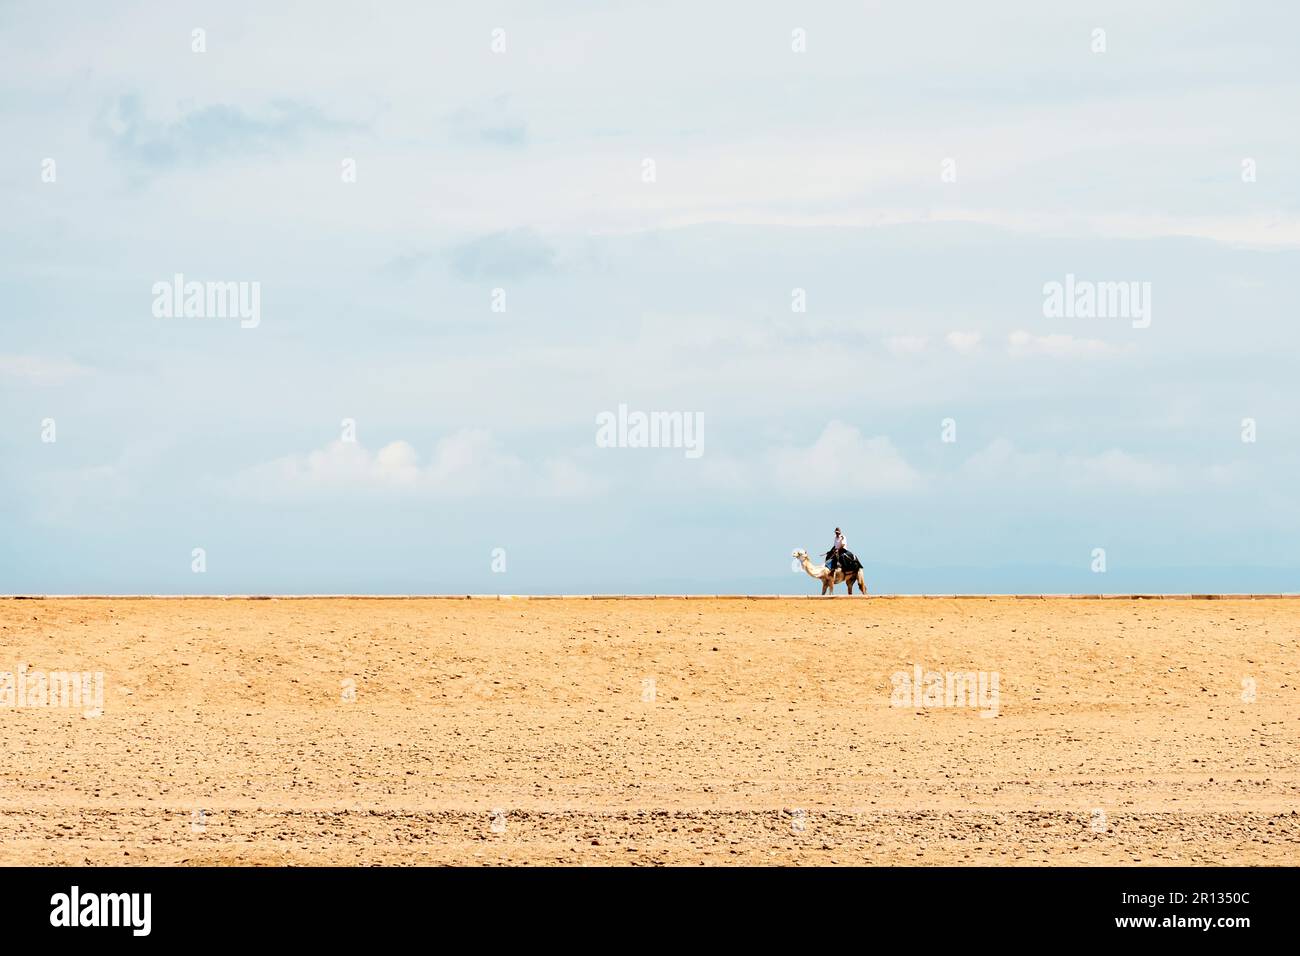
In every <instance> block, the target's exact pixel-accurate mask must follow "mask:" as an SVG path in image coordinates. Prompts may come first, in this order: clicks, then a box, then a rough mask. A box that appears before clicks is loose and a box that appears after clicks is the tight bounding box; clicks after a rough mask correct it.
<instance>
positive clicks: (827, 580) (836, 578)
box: [794, 548, 867, 594]
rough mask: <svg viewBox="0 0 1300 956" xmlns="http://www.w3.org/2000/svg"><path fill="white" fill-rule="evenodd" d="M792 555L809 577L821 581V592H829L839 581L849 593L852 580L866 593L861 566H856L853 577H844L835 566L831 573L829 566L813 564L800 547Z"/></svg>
mask: <svg viewBox="0 0 1300 956" xmlns="http://www.w3.org/2000/svg"><path fill="white" fill-rule="evenodd" d="M794 556H795V557H796V558H798V559H799V563H800V564H802V565H803V569H804V570H805V571H807V572H808V575H809V576H810V577H814V578H816V579H817V580H818V581H820V582H821V583H822V594H830V593H831V592H832V591H833V590H834V589H835V585H837V584H839V583H840V582H841V581H843V582H844V585H845V587H847V588H848V589H849V593H850V594H852V593H853V585H854V582H856V583H857V585H858V591H859V592H860V593H862V594H866V593H867V585H866V577H865V576H864V575H863V573H862V569H861V568H858V573H857V574H856V575H854V576H853V577H846V576H845V574H844V572H843V571H842V570H840V569H839V568H836V569H835V571H834V572H833V573H832V572H831V570H830V569H829V568H826V567H824V566H822V565H820V564H813V563H812V562H811V561H809V560H808V552H807V551H805V550H803V549H802V548H800V549H799V550H798V551H795V552H794Z"/></svg>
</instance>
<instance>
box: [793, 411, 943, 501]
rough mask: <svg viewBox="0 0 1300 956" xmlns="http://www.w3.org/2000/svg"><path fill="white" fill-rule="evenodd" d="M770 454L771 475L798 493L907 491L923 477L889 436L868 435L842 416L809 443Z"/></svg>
mask: <svg viewBox="0 0 1300 956" xmlns="http://www.w3.org/2000/svg"><path fill="white" fill-rule="evenodd" d="M767 457H768V462H767V465H768V469H769V473H770V474H771V476H772V478H773V480H775V481H776V482H777V483H778V484H779V485H782V486H784V487H786V488H787V489H790V490H792V491H798V492H800V493H809V494H814V495H816V494H821V495H842V494H845V493H846V492H847V493H860V494H862V493H865V494H882V493H889V492H899V491H908V490H910V489H912V488H914V487H915V486H916V485H917V484H918V483H919V482H920V480H921V476H920V475H919V474H918V473H917V472H916V471H915V469H913V468H912V466H911V465H909V464H908V463H907V461H906V460H905V459H904V458H903V456H902V455H900V454H899V452H898V450H897V449H896V448H894V445H893V443H892V442H891V441H890V440H889V439H888V438H885V437H883V436H876V437H874V438H864V437H863V436H862V433H861V432H860V431H858V429H856V428H854V427H853V426H851V425H846V424H845V423H844V422H841V421H832V422H830V423H829V424H828V425H827V426H826V427H825V428H824V429H823V430H822V433H821V435H820V436H818V438H817V440H816V441H814V442H813V443H812V444H811V445H809V446H806V447H799V446H787V447H784V448H777V449H775V450H773V451H772V452H770V453H769V454H768V456H767Z"/></svg>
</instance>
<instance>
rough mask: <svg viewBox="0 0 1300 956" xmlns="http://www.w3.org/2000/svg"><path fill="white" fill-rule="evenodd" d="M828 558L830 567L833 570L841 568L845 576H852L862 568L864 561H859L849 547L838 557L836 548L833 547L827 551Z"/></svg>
mask: <svg viewBox="0 0 1300 956" xmlns="http://www.w3.org/2000/svg"><path fill="white" fill-rule="evenodd" d="M826 560H827V561H829V562H830V568H831V570H832V571H834V570H835V569H836V568H839V569H840V570H841V571H843V572H844V576H845V577H850V578H851V577H853V575H855V574H857V573H858V571H860V570H861V569H862V562H861V561H859V560H858V557H857V555H855V554H854V553H853V552H852V551H850V550H849V549H848V548H844V549H843V550H841V551H840V552H839V557H838V558H837V557H836V552H835V549H834V548H832V549H831V550H830V551H827V552H826Z"/></svg>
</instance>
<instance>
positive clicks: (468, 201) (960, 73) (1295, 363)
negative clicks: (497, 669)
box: [0, 0, 1300, 593]
mask: <svg viewBox="0 0 1300 956" xmlns="http://www.w3.org/2000/svg"><path fill="white" fill-rule="evenodd" d="M702 7H703V8H704V9H701V8H702ZM1135 7H1137V9H1134V8H1135ZM196 30H199V31H202V32H201V33H196V32H195V31H196ZM1099 31H1101V32H1099ZM1298 37H1300V14H1297V12H1295V11H1293V10H1292V9H1290V8H1289V7H1287V5H1284V4H1277V3H1258V4H1256V3H1250V2H1245V3H1237V4H1232V5H1229V4H1222V3H1215V4H1211V3H1174V2H1168V3H1149V4H1141V5H1134V4H1131V3H1096V4H1075V5H1070V7H1069V9H1063V8H1061V5H1058V4H1043V3H1040V2H1025V3H999V4H995V5H993V6H992V7H989V6H983V7H980V6H976V5H970V4H961V3H955V2H949V3H919V4H886V3H880V4H874V3H864V2H855V3H847V2H843V3H812V4H809V3H800V4H789V3H754V2H746V3H743V4H742V3H722V4H707V5H703V4H698V3H684V2H683V3H654V4H650V3H640V4H638V3H609V2H605V3H596V2H580V0H578V2H567V3H566V2H557V3H547V4H544V5H542V4H535V3H514V4H492V3H481V4H480V3H474V4H469V3H465V4H455V5H453V4H425V3H419V4H417V3H411V4H398V3H391V4H383V5H376V6H375V7H374V8H372V7H371V5H368V4H355V3H338V4H333V3H320V2H313V3H298V4H294V3H282V4H274V5H272V4H265V3H251V2H249V3H244V2H223V3H219V4H218V3H184V2H172V3H165V4H164V3H158V2H153V3H135V4H131V3H121V4H112V5H108V4H100V3H89V2H86V3H68V4H58V5H51V4H46V3H23V2H8V3H4V4H0V77H2V78H3V83H2V84H0V129H3V131H4V136H3V143H4V149H2V150H0V205H2V208H3V211H4V215H3V216H0V332H2V335H0V542H2V543H0V593H32V592H37V593H74V592H149V593H204V592H215V593H237V592H379V593H383V592H456V591H462V592H463V591H473V592H507V593H528V592H590V591H636V592H662V591H695V592H705V593H713V592H731V591H751V590H752V591H763V592H773V591H780V592H796V593H797V592H805V591H808V590H810V589H813V588H814V584H813V582H812V581H811V580H809V579H808V578H806V577H804V576H802V575H801V574H796V573H795V572H794V571H792V569H791V560H790V552H791V550H792V549H793V548H796V547H803V548H807V549H808V550H810V551H814V552H815V551H818V550H824V549H825V548H826V547H828V546H829V544H830V538H831V534H830V532H831V530H832V529H833V528H834V527H835V526H836V525H839V526H842V527H843V528H844V529H845V531H846V533H847V535H848V538H849V544H850V547H851V548H853V549H854V550H855V551H856V552H858V553H859V555H860V556H861V557H862V558H863V560H864V562H865V563H866V565H867V577H868V584H869V586H870V587H872V589H874V590H880V591H932V592H934V591H937V592H949V591H1021V592H1034V593H1037V592H1042V591H1131V590H1148V591H1158V590H1174V591H1185V590H1214V591H1229V590H1237V591H1278V590H1292V591H1293V590H1300V587H1298V586H1297V581H1300V504H1298V498H1297V496H1298V494H1300V492H1297V484H1298V483H1297V477H1298V476H1300V451H1298V449H1300V422H1297V413H1298V412H1300V358H1298V357H1297V353H1298V352H1300V293H1298V292H1297V283H1296V277H1297V276H1300V187H1298V186H1297V184H1298V183H1300V128H1298V127H1297V124H1296V122H1295V118H1296V115H1297V105H1298V104H1300V49H1298V47H1300V40H1298V39H1297V38H1298ZM196 48H201V49H196ZM177 274H181V275H183V276H184V277H185V281H198V282H212V283H226V282H235V283H246V284H247V285H245V286H242V288H243V289H245V290H251V289H252V288H253V286H252V283H256V284H257V290H258V295H259V309H258V314H257V318H256V322H255V324H254V323H251V322H248V321H245V322H242V323H241V320H240V317H239V315H237V314H230V315H226V316H221V317H204V318H199V317H185V316H184V315H183V314H182V315H179V316H173V317H170V318H168V317H163V316H160V315H159V314H158V312H159V309H158V307H157V304H156V302H155V298H156V296H155V285H156V284H158V283H171V282H172V281H173V277H174V276H175V275H177ZM1067 276H1073V277H1074V280H1072V281H1073V282H1075V283H1077V284H1078V287H1087V286H1089V284H1094V285H1096V284H1101V283H1125V284H1126V285H1125V289H1130V288H1131V289H1132V290H1133V291H1134V293H1135V294H1136V295H1138V296H1140V300H1135V301H1140V302H1141V310H1140V311H1138V307H1137V306H1136V305H1135V304H1134V303H1130V305H1129V307H1128V311H1121V313H1120V314H1107V315H1096V314H1093V315H1088V314H1086V313H1087V310H1086V309H1083V310H1078V311H1081V312H1083V313H1084V314H1076V310H1070V314H1068V315H1062V314H1049V313H1050V312H1051V310H1050V309H1048V308H1045V299H1046V298H1047V296H1046V293H1045V288H1050V284H1051V283H1061V284H1062V285H1064V284H1065V283H1066V282H1067ZM1128 283H1133V284H1135V285H1133V286H1129V285H1127V284H1128ZM1094 311H1098V310H1094ZM1100 311H1105V310H1104V309H1103V310H1100ZM244 326H250V327H244ZM620 405H626V406H627V407H628V409H630V410H632V411H638V410H640V411H645V412H681V413H683V415H685V416H690V420H691V421H695V422H698V423H699V424H700V426H701V429H702V430H701V432H700V438H701V442H700V450H701V451H702V454H699V455H698V456H688V455H687V454H686V453H685V450H684V449H682V448H672V447H667V448H630V447H601V446H600V444H599V443H598V442H597V440H596V436H597V429H596V422H597V418H598V416H600V415H601V414H602V413H603V412H615V411H616V410H617V409H618V407H619V406H620ZM1248 420H1249V421H1248ZM345 421H347V422H349V423H350V427H349V426H345ZM945 422H946V425H945ZM348 439H354V440H348ZM1245 439H1253V440H1245ZM195 549H202V566H203V567H204V568H205V570H204V571H203V572H202V573H196V572H195V570H194V568H195V561H196V559H195V557H194V556H195ZM1097 549H1104V558H1105V572H1104V573H1099V572H1098V571H1096V570H1094V568H1095V567H1096V566H1097V562H1098V558H1097V555H1098V553H1099V552H1098V551H1097ZM494 564H495V568H496V569H495V570H494Z"/></svg>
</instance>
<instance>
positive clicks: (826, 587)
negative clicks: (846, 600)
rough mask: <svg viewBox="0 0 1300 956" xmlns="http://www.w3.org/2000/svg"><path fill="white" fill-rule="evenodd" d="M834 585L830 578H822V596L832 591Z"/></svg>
mask: <svg viewBox="0 0 1300 956" xmlns="http://www.w3.org/2000/svg"><path fill="white" fill-rule="evenodd" d="M832 586H833V585H832V584H831V580H830V578H822V596H823V597H825V596H826V594H827V593H828V592H829V591H830V589H831V587H832Z"/></svg>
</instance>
